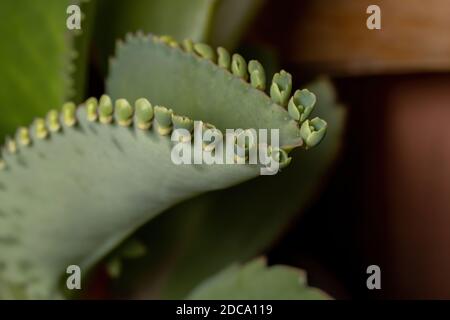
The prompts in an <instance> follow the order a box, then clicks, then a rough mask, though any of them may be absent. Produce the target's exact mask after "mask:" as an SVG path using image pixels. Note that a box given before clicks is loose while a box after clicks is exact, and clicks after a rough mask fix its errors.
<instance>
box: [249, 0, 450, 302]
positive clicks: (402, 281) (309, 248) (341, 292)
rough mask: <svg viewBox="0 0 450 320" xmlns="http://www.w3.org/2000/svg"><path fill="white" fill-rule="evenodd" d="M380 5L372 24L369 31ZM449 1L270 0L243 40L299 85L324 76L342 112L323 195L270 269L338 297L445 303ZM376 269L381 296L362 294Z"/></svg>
mask: <svg viewBox="0 0 450 320" xmlns="http://www.w3.org/2000/svg"><path fill="white" fill-rule="evenodd" d="M372 4H376V5H379V6H380V8H381V12H382V29H381V30H368V29H367V27H366V19H367V18H368V16H369V15H368V14H366V9H367V7H368V6H369V5H372ZM449 31H450V1H448V0H428V1H426V2H424V1H422V0H378V1H375V0H373V1H371V0H358V1H354V0H336V1H329V0H298V1H295V0H291V1H270V2H268V3H267V5H266V6H265V8H264V9H263V13H262V14H261V15H260V17H259V18H258V21H257V22H256V23H255V25H254V27H253V28H252V30H251V31H250V32H249V34H248V36H247V38H248V39H247V41H248V42H250V43H253V44H255V45H258V46H261V45H263V46H266V47H269V48H270V47H271V46H274V47H275V46H276V47H279V48H281V55H280V56H281V57H282V58H283V60H281V62H282V66H283V67H285V68H289V70H297V72H296V78H298V76H299V75H300V76H303V80H308V79H310V78H311V77H312V76H316V75H319V74H322V73H327V74H331V75H332V76H333V79H334V81H335V83H336V85H337V87H338V90H339V96H340V100H341V101H342V102H344V103H345V104H346V105H347V108H348V109H349V121H348V128H347V134H346V139H345V148H344V150H343V153H342V157H341V159H340V161H339V163H338V164H337V166H336V170H335V173H334V175H333V177H332V179H331V183H330V185H329V186H328V188H327V190H326V192H325V193H324V194H323V195H322V198H321V199H319V201H318V202H317V204H316V205H314V206H313V207H311V208H310V210H309V212H308V213H307V214H306V215H305V216H303V217H302V218H301V220H300V221H297V223H296V224H294V225H293V226H292V228H291V230H290V231H289V232H288V234H287V235H286V236H285V237H284V238H283V239H280V241H279V244H278V245H276V246H275V247H274V248H273V250H272V254H271V260H272V261H273V262H283V263H291V264H294V265H299V266H302V267H305V268H306V269H307V270H308V273H309V274H310V280H311V282H312V283H313V284H316V285H319V286H320V287H322V288H324V289H326V290H327V291H328V292H330V293H331V294H332V295H334V296H335V297H336V298H376V299H386V298H402V299H404V298H439V299H450V276H449V273H450V253H449V249H448V248H449V247H450V126H449V125H448V124H447V123H448V122H449V121H450V36H449V35H448V32H449ZM370 264H377V265H379V266H380V267H381V271H382V290H373V291H369V290H368V289H367V288H366V279H367V275H366V268H367V266H368V265H370Z"/></svg>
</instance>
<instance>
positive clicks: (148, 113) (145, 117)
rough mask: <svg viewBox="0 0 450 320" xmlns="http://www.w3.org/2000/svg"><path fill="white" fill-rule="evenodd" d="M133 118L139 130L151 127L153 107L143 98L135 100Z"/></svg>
mask: <svg viewBox="0 0 450 320" xmlns="http://www.w3.org/2000/svg"><path fill="white" fill-rule="evenodd" d="M134 107H135V110H136V111H135V118H136V123H137V126H138V128H139V129H142V130H146V129H149V128H150V127H151V124H152V123H151V121H152V119H153V107H152V105H151V104H150V102H149V101H148V100H147V99H145V98H140V99H138V100H136V102H135V104H134Z"/></svg>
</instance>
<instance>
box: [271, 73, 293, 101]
mask: <svg viewBox="0 0 450 320" xmlns="http://www.w3.org/2000/svg"><path fill="white" fill-rule="evenodd" d="M291 90H292V76H291V74H290V73H288V72H286V71H284V70H281V71H280V72H279V73H275V75H274V76H273V80H272V85H271V87H270V97H271V98H272V100H273V101H274V102H275V103H278V104H279V105H282V106H286V104H287V102H288V99H289V96H290V95H291Z"/></svg>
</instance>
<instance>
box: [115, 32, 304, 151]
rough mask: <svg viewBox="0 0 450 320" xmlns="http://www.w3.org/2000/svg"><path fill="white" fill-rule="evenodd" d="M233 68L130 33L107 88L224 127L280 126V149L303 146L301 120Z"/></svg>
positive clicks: (129, 97) (119, 51) (121, 47)
mask: <svg viewBox="0 0 450 320" xmlns="http://www.w3.org/2000/svg"><path fill="white" fill-rule="evenodd" d="M235 56H236V55H235ZM239 59H240V60H241V59H243V58H242V57H240V58H239ZM240 65H241V66H242V63H241V64H240ZM232 66H233V64H232ZM230 71H231V70H226V69H224V68H221V67H219V66H217V65H216V64H215V63H213V62H212V61H210V60H209V59H206V58H201V57H199V56H196V55H195V54H193V53H191V52H185V51H183V50H181V49H180V48H177V47H175V48H174V47H173V46H172V45H170V44H169V45H167V44H166V43H164V42H163V41H158V40H157V38H154V37H150V38H148V37H144V36H141V37H139V36H137V37H133V36H131V35H130V36H129V37H128V39H127V42H126V43H125V44H123V45H120V46H119V47H118V52H117V57H116V58H115V59H114V60H112V64H111V70H110V75H109V78H108V81H107V92H108V93H110V94H111V96H113V97H125V98H126V99H129V100H135V99H137V98H139V97H146V98H150V99H152V101H154V103H156V104H161V105H170V106H171V108H173V110H175V111H176V112H178V113H180V114H184V115H187V116H188V117H190V118H193V119H202V120H203V121H205V122H209V123H214V125H216V126H217V128H219V129H221V130H226V129H229V128H243V129H247V128H254V129H260V128H261V129H279V134H280V146H281V147H285V148H292V147H295V146H300V145H301V144H302V139H301V138H300V130H299V124H298V123H297V122H296V121H294V120H292V119H290V118H289V114H288V113H287V111H286V110H285V109H284V108H283V107H282V106H280V105H278V104H277V103H275V102H274V101H272V100H271V99H270V97H269V96H268V95H267V94H266V93H265V92H263V91H261V90H258V89H256V88H253V87H252V86H251V84H250V83H248V82H245V81H243V79H241V76H240V75H238V74H236V73H235V74H232V73H231V72H230ZM246 71H247V70H245V72H246ZM285 74H286V73H285ZM219 91H220V94H215V92H219Z"/></svg>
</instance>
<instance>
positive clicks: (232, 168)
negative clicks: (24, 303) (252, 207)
mask: <svg viewBox="0 0 450 320" xmlns="http://www.w3.org/2000/svg"><path fill="white" fill-rule="evenodd" d="M157 3H160V4H159V5H161V6H164V5H166V4H162V2H161V1H155V2H154V5H157ZM167 3H168V4H167V5H168V6H170V5H171V4H170V3H172V2H171V1H167ZM198 3H199V4H200V3H202V1H198ZM94 4H95V2H94ZM85 5H86V7H89V6H93V3H92V2H89V3H87V4H85ZM59 9H60V8H56V9H55V10H59ZM9 10H11V8H9ZM91 10H92V11H94V10H93V9H91ZM222 10H224V9H222ZM43 15H44V16H45V14H43ZM86 19H87V20H89V19H92V17H89V16H87V17H86ZM124 20H126V18H124ZM219 20H220V19H219ZM88 36H89V33H88V34H84V35H83V36H82V37H88ZM84 41H86V40H85V39H81V40H80V42H83V43H84ZM80 46H81V47H83V45H80ZM64 50H66V51H67V48H66V49H64ZM80 50H81V51H83V50H85V49H80ZM69 51H70V50H69ZM80 64H82V62H80ZM70 65H72V64H70ZM75 65H76V64H75ZM59 69H61V66H55V68H54V70H59ZM77 72H79V71H77ZM11 78H14V77H10V78H7V79H6V80H4V81H12V80H11ZM82 78H83V76H80V79H81V80H79V81H75V83H77V84H76V85H75V87H78V88H80V87H83V85H82V84H80V83H82V82H83V80H82ZM56 79H57V78H56ZM267 79H268V78H267V75H266V73H265V70H264V68H263V66H262V65H261V63H259V62H258V61H256V60H251V61H250V62H249V63H247V61H246V60H245V59H244V57H243V56H241V55H239V54H230V53H229V52H228V51H227V50H226V49H225V48H224V47H219V48H217V49H214V48H213V47H211V46H209V45H208V44H206V43H205V42H200V41H192V40H184V41H180V42H178V41H177V40H175V39H174V38H172V37H171V36H154V35H151V34H149V35H145V34H144V33H136V34H128V35H127V36H126V38H125V41H124V42H122V41H118V43H117V49H116V56H115V57H114V58H113V59H112V60H111V63H110V66H109V76H108V79H107V81H106V91H107V92H106V94H103V95H102V96H101V97H98V99H97V98H94V97H93V98H89V99H87V100H86V101H85V102H83V103H81V104H79V105H78V106H77V105H76V103H73V102H67V103H64V104H63V106H62V109H61V110H60V111H57V110H53V109H51V107H52V106H53V105H55V102H57V100H60V99H61V97H62V96H71V95H72V96H73V94H71V92H70V91H71V90H68V89H67V87H64V86H63V87H61V88H60V89H58V90H56V91H58V92H59V94H60V96H59V97H57V98H50V97H49V99H48V105H47V106H45V104H44V103H43V101H45V97H43V99H39V105H42V107H39V108H29V107H27V105H26V104H24V105H23V106H22V108H7V109H5V110H7V112H8V116H7V117H2V122H0V128H4V129H5V131H4V132H8V131H9V132H10V129H11V124H12V125H17V124H18V123H23V121H25V120H28V119H29V117H30V114H31V113H32V112H35V113H36V116H37V118H35V120H34V121H33V122H32V124H31V126H29V127H25V126H19V128H18V129H17V130H16V133H15V134H14V136H11V137H7V138H6V142H5V144H4V147H3V148H2V149H1V157H0V249H1V250H0V298H1V297H7V298H8V297H13V298H61V297H64V296H65V294H66V292H65V290H64V284H65V282H64V279H65V276H66V268H67V267H68V266H69V265H78V266H80V267H81V269H82V270H83V275H84V276H85V279H86V278H87V275H88V274H89V272H90V271H91V270H93V269H94V268H95V266H97V265H98V264H99V263H103V262H105V261H106V265H107V269H108V272H109V274H110V275H111V276H113V277H119V276H120V275H121V270H122V269H123V268H122V260H123V258H126V257H134V258H136V260H139V259H140V258H139V259H137V257H142V256H144V255H145V256H148V257H151V258H150V259H151V260H152V259H158V257H159V256H158V254H156V253H155V254H154V255H153V253H152V252H151V251H150V250H149V249H148V248H147V249H145V247H144V246H142V245H141V243H140V242H136V241H134V240H133V235H134V234H135V233H136V231H138V230H139V229H140V228H142V227H143V226H144V225H149V222H151V221H153V220H155V219H156V217H157V216H158V215H160V214H161V213H163V212H164V211H167V210H169V209H170V208H172V207H173V206H175V205H177V204H180V205H181V206H185V211H186V212H189V211H190V210H193V211H195V212H196V213H199V212H203V210H196V209H195V208H196V204H195V203H196V202H197V203H198V201H200V203H201V202H202V201H203V200H201V199H202V198H197V199H194V200H192V202H184V203H182V202H183V201H185V200H188V199H190V198H194V197H196V196H198V195H201V194H203V193H207V192H211V191H216V190H222V189H226V188H229V187H232V186H234V185H236V184H239V183H242V182H244V181H247V180H250V179H253V178H255V177H257V176H258V175H259V173H260V171H259V166H258V165H248V164H247V165H217V164H215V165H206V164H198V165H191V166H183V165H181V166H179V165H176V164H174V163H173V162H172V161H171V157H170V155H171V150H172V146H173V141H171V139H170V134H171V133H172V132H173V130H174V129H178V128H183V129H185V130H187V131H192V129H193V121H194V120H195V121H201V123H202V125H203V126H204V127H205V128H213V129H215V130H218V131H225V130H226V129H239V128H241V129H278V130H279V135H280V145H279V148H277V149H273V150H272V156H274V157H277V159H281V166H282V168H284V167H285V166H287V165H288V164H289V163H290V161H291V158H290V157H289V156H287V155H288V153H291V154H292V153H296V152H297V151H296V150H295V149H298V148H300V147H304V148H307V149H309V148H311V147H314V146H316V145H318V144H319V142H320V141H321V140H322V139H323V138H324V136H325V132H326V130H327V122H325V121H324V120H321V119H319V118H317V117H316V118H314V119H312V120H308V117H309V116H310V114H311V112H312V109H313V107H314V105H315V103H316V99H315V95H314V93H313V92H314V90H313V89H312V88H314V85H312V86H311V87H310V88H309V89H310V90H311V91H309V90H308V89H303V90H301V91H296V92H295V93H294V95H293V96H292V97H291V91H292V77H291V75H290V74H289V73H287V72H286V71H284V70H282V71H280V72H279V73H277V74H275V75H274V76H273V79H272V82H271V83H270V85H269V84H267V83H266V81H267ZM30 81H31V82H33V81H32V80H30ZM37 81H38V82H39V81H41V79H38V80H37ZM49 81H50V80H49ZM54 81H55V84H58V85H60V83H59V82H58V80H54ZM34 83H35V84H36V81H34ZM9 84H10V83H9ZM321 86H322V87H321ZM325 87H326V90H325V91H326V92H327V93H326V94H324V98H325V99H327V96H329V95H332V93H330V91H329V90H328V87H327V85H326V86H325ZM49 88H50V89H49V90H52V88H53V89H54V87H53V86H52V85H51V84H49ZM266 88H269V89H268V92H266ZM319 88H322V89H323V88H324V87H323V82H320V83H319ZM80 91H82V90H81V89H79V90H78V95H80V96H82V95H83V93H80ZM319 91H320V90H319ZM320 98H321V96H320V95H319V97H318V104H319V105H320ZM30 99H33V96H30ZM75 99H76V100H77V98H76V97H75ZM9 103H13V101H11V102H9ZM326 105H327V108H328V107H329V106H333V105H334V100H333V99H332V98H331V100H330V101H327V104H326ZM43 110H45V111H46V112H47V114H46V115H42V111H43ZM330 110H331V109H330ZM2 112H3V110H2ZM327 112H328V111H327ZM330 112H331V111H330ZM15 113H17V115H19V117H14V116H12V115H13V114H15ZM21 114H22V116H21ZM39 116H41V118H39ZM10 119H12V120H10ZM17 119H20V120H17ZM336 119H337V123H339V124H338V125H337V126H336V127H333V128H332V129H333V130H332V132H333V136H334V139H333V145H332V146H330V148H328V147H327V149H326V152H327V153H328V152H329V154H327V156H324V157H323V158H324V159H327V161H326V162H324V163H323V164H321V165H320V166H318V168H319V169H320V170H319V171H317V174H313V179H317V178H318V176H320V175H322V174H323V173H324V171H325V169H326V168H327V167H328V166H329V162H330V161H332V159H333V158H334V154H335V152H336V150H337V149H336V145H337V144H338V143H337V142H338V140H339V138H338V137H339V130H340V128H341V121H342V115H339V116H337V118H336ZM336 119H331V120H332V123H334V121H335V120H336ZM233 143H235V141H233ZM191 148H194V145H191ZM308 152H311V151H308ZM294 162H295V159H294ZM286 170H288V169H287V168H286ZM261 179H263V178H258V179H256V180H261ZM256 180H255V181H256ZM306 181H308V180H306ZM311 183H313V182H311ZM216 192H222V191H216ZM277 192H278V190H277ZM277 192H275V194H276V193H277ZM251 194H252V192H251V191H250V192H248V193H247V196H251ZM285 194H286V195H288V194H289V192H286V193H285ZM233 197H234V196H232V195H231V196H230V199H232V198H233ZM199 199H200V200H199ZM213 199H214V198H213ZM305 199H306V197H305ZM214 201H215V200H213V202H214ZM222 201H226V200H225V199H223V200H222ZM190 203H191V204H190ZM210 203H211V202H210ZM275 204H276V200H275ZM294 206H295V205H294ZM197 208H198V207H197ZM170 210H175V211H176V210H177V207H175V208H173V209H170ZM207 211H208V210H207ZM283 211H286V212H288V213H287V214H286V216H285V217H284V218H283V221H284V222H285V219H286V217H287V216H289V215H290V214H292V211H294V210H293V208H290V207H289V209H286V210H284V209H283ZM166 214H168V213H164V214H163V215H166ZM208 214H209V215H211V216H213V215H214V214H215V212H208ZM172 215H173V214H172ZM179 221H180V222H181V221H183V218H180V219H179ZM205 221H206V222H205V223H207V221H208V220H205ZM230 221H231V220H230ZM171 223H172V222H169V223H168V225H169V226H170V225H171ZM214 223H215V222H214ZM150 228H152V227H151V226H150ZM275 229H279V228H272V227H269V228H268V229H267V230H270V232H268V235H266V236H265V237H262V238H261V239H259V238H258V241H256V242H257V245H255V246H252V247H251V248H250V247H249V248H248V249H247V250H242V251H241V252H239V253H236V252H235V251H233V253H232V254H230V255H228V256H226V258H225V261H219V264H215V265H214V266H213V267H211V268H209V267H208V268H207V269H208V270H207V271H205V272H203V273H202V274H200V275H197V276H195V277H193V278H192V279H193V281H195V282H196V284H197V283H200V282H201V281H203V280H204V279H205V278H207V277H209V276H211V275H212V274H213V273H215V272H217V271H218V270H217V269H218V267H219V266H218V265H220V268H222V267H226V266H227V265H228V264H230V263H233V262H237V261H242V259H243V258H245V259H248V258H251V257H252V256H253V255H255V254H258V253H259V250H260V249H261V246H265V245H267V243H269V242H270V241H271V239H272V238H273V237H274V230H275ZM171 230H174V228H170V229H168V230H167V231H168V233H170V232H171ZM168 245H171V242H170V241H169V242H168ZM150 246H151V245H150ZM142 259H144V258H142ZM161 260H163V259H161ZM219 260H220V259H219ZM153 261H154V260H153ZM157 264H158V263H154V265H157ZM141 265H143V266H147V264H146V262H145V261H144V260H142V261H141ZM272 268H273V267H269V268H268V269H267V270H268V271H267V272H272V274H273V275H274V277H275V278H277V279H278V278H279V279H280V281H281V279H284V280H282V281H283V282H282V284H281V285H279V286H280V288H281V289H280V288H275V287H274V292H273V294H272V295H269V296H270V297H273V298H277V294H276V292H277V290H283V288H284V287H283V286H284V283H285V282H286V281H287V282H288V286H292V283H289V281H288V280H289V279H292V274H291V272H290V271H286V270H285V269H283V268H282V267H281V268H276V269H272ZM260 269H261V270H260ZM243 270H246V271H245V273H246V274H247V273H249V279H253V277H256V278H255V279H257V277H258V276H257V275H258V274H259V272H265V271H263V270H265V268H264V266H263V265H261V264H260V263H252V264H250V265H248V266H246V267H244V269H243ZM269 270H273V271H269ZM222 278H223V276H222V275H219V276H218V278H216V280H214V281H215V282H220V281H223V280H220V279H222ZM217 279H218V280H217ZM249 281H250V280H249ZM251 281H255V280H251ZM196 284H195V285H194V284H193V283H189V284H186V286H184V287H183V288H182V290H180V291H179V293H175V294H173V295H172V294H169V293H168V294H167V296H168V297H174V296H175V297H179V295H181V297H193V298H208V297H211V298H213V297H217V296H221V297H227V293H226V292H228V291H229V292H230V293H229V297H236V296H242V297H254V298H258V294H257V291H254V289H251V290H250V291H249V292H250V293H249V294H248V295H246V294H245V293H244V292H242V295H240V294H236V293H233V292H232V289H233V288H232V286H231V285H230V286H228V285H227V286H226V287H227V288H226V290H223V289H220V290H216V289H205V288H204V287H201V288H200V289H196V290H194V291H193V293H192V295H188V294H187V291H190V290H192V289H193V288H194V287H196ZM272 285H273V283H267V286H268V287H267V289H268V290H269V291H270V290H271V288H272ZM296 285H298V286H299V287H298V289H299V290H297V289H295V288H294V289H293V290H292V291H289V290H290V289H288V288H287V289H286V290H287V291H286V292H292V295H291V294H286V295H282V296H280V297H284V296H287V297H289V298H299V299H300V298H307V297H310V295H309V292H310V291H308V289H305V288H303V287H302V286H304V285H305V284H304V282H302V283H297V284H296ZM219 287H221V286H220V285H219ZM211 290H212V291H211ZM227 290H228V291H227ZM210 292H214V293H213V294H211V293H210ZM162 295H164V294H162ZM313 297H326V296H325V295H321V294H319V295H317V296H316V295H313Z"/></svg>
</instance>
